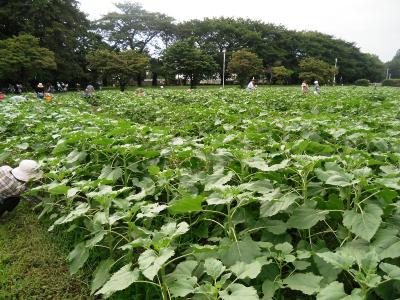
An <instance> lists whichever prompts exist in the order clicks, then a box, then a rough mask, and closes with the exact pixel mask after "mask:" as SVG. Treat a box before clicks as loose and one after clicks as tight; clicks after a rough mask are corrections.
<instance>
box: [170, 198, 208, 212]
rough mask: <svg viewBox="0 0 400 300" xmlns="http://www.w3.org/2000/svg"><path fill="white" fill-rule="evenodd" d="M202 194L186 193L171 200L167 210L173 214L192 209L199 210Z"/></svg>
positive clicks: (200, 208)
mask: <svg viewBox="0 0 400 300" xmlns="http://www.w3.org/2000/svg"><path fill="white" fill-rule="evenodd" d="M203 201H204V196H193V195H186V196H184V197H183V198H180V199H178V200H175V201H173V202H171V204H170V205H169V207H168V210H169V211H170V212H171V213H173V214H179V213H188V212H193V211H201V210H202V209H203V208H202V207H201V203H202V202H203Z"/></svg>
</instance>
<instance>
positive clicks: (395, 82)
mask: <svg viewBox="0 0 400 300" xmlns="http://www.w3.org/2000/svg"><path fill="white" fill-rule="evenodd" d="M382 86H398V87H400V79H385V80H384V81H382Z"/></svg>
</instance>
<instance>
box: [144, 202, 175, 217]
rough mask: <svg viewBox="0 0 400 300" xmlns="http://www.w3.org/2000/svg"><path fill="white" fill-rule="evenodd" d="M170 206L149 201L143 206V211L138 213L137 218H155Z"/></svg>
mask: <svg viewBox="0 0 400 300" xmlns="http://www.w3.org/2000/svg"><path fill="white" fill-rule="evenodd" d="M167 207H168V206H166V205H164V204H162V205H160V204H158V203H149V204H147V205H144V206H142V207H141V211H142V212H141V213H138V214H137V216H136V218H137V219H141V218H154V217H155V216H157V215H158V214H159V213H160V212H162V211H163V210H165V209H167Z"/></svg>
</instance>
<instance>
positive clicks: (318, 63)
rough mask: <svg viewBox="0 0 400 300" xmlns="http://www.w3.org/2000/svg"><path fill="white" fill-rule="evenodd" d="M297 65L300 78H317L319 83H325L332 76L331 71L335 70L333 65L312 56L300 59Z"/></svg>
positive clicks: (310, 80)
mask: <svg viewBox="0 0 400 300" xmlns="http://www.w3.org/2000/svg"><path fill="white" fill-rule="evenodd" d="M299 67H300V74H299V77H300V79H302V80H305V81H309V82H312V81H314V80H318V81H319V82H320V83H326V82H328V81H329V80H330V79H331V78H332V77H333V73H334V72H335V70H334V67H332V66H330V65H329V64H328V63H326V62H324V61H322V60H320V59H317V58H314V57H309V58H305V59H303V60H301V61H300V64H299Z"/></svg>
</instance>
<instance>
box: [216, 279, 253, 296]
mask: <svg viewBox="0 0 400 300" xmlns="http://www.w3.org/2000/svg"><path fill="white" fill-rule="evenodd" d="M219 296H220V297H221V299H222V300H244V299H246V300H258V299H259V298H258V295H257V291H256V290H255V288H254V287H247V286H244V285H243V284H239V283H233V284H231V285H229V286H228V288H227V289H226V290H223V291H220V292H219Z"/></svg>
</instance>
